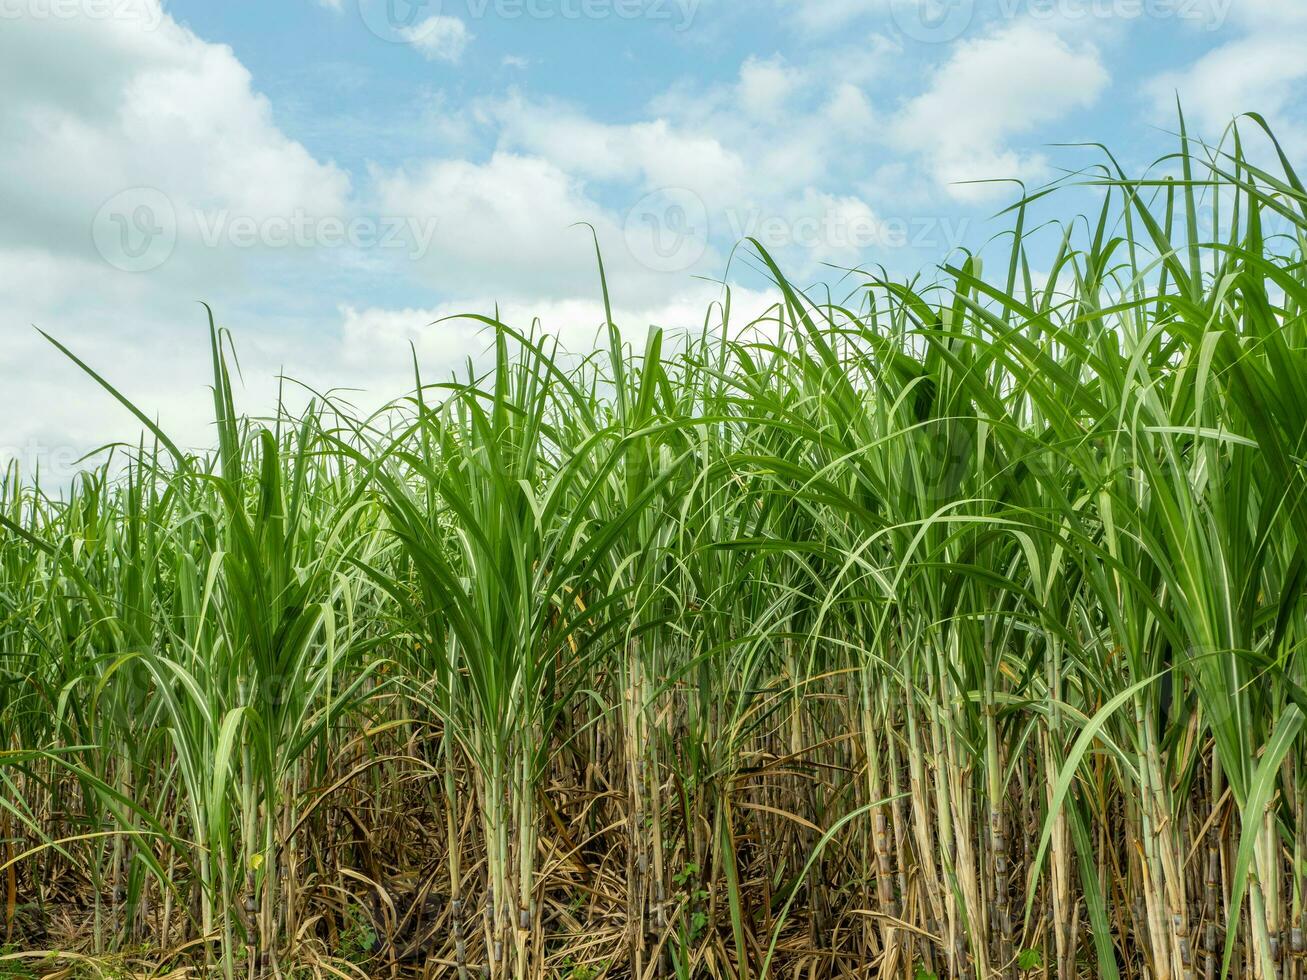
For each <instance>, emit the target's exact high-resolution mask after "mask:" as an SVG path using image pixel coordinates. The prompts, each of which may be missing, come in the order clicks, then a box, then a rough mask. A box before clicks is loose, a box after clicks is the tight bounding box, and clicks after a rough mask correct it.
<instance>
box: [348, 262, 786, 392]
mask: <svg viewBox="0 0 1307 980" xmlns="http://www.w3.org/2000/svg"><path fill="white" fill-rule="evenodd" d="M780 298H781V297H780V293H779V292H778V291H776V290H768V289H764V290H753V289H742V288H736V289H733V290H732V291H731V323H730V324H729V329H730V331H731V333H732V335H738V334H739V333H740V332H741V331H743V330H744V329H746V327H748V325H750V324H752V323H753V322H754V321H756V320H757V319H758V318H760V317H762V316H764V314H766V313H767V311H768V310H770V309H771V308H772V307H773V306H775V305H776V303H777V302H779V301H780ZM723 299H724V293H723V290H722V289H721V287H719V286H714V285H711V284H708V283H690V284H688V285H687V286H685V288H683V289H682V290H680V291H679V292H678V293H677V294H676V295H674V296H671V297H665V298H663V299H662V300H661V301H659V302H657V303H655V304H652V305H644V306H631V305H622V304H621V303H620V301H619V303H618V305H616V306H615V307H614V309H613V320H614V321H615V322H616V323H617V325H618V327H619V328H620V329H621V330H622V334H623V337H624V338H625V339H626V340H627V341H629V342H632V343H635V344H636V345H637V346H638V345H639V343H640V342H641V341H642V339H643V337H644V336H645V334H646V332H647V331H648V329H649V328H650V327H659V328H662V329H663V330H664V331H665V332H666V333H667V334H668V335H669V337H674V336H676V335H678V334H687V333H689V334H696V335H697V334H698V333H699V331H701V330H702V329H703V327H704V323H705V319H707V320H708V325H709V327H710V329H714V330H717V329H720V328H721V326H722V324H721V303H722V300H723ZM710 312H711V313H712V314H713V315H712V316H711V317H710V316H709V314H710ZM496 313H497V314H498V318H499V321H500V322H501V323H505V324H507V325H508V326H510V327H514V328H515V329H518V330H522V331H524V332H525V331H527V330H529V328H530V327H531V326H532V324H533V322H537V323H538V325H539V329H540V330H543V332H544V333H545V334H547V335H548V336H550V337H552V338H555V339H557V340H558V341H559V344H560V348H561V350H563V351H564V352H567V353H571V354H587V353H589V352H590V351H591V350H593V349H594V347H595V345H596V343H599V344H604V343H606V342H607V340H606V337H605V336H604V323H605V317H604V307H603V302H602V299H601V298H600V296H599V295H598V290H597V289H596V290H594V291H593V293H592V294H591V295H589V296H586V297H584V298H577V297H568V298H564V299H553V300H550V299H531V300H511V301H508V302H505V303H501V304H499V305H498V310H497V311H496V309H495V307H494V306H489V305H486V303H485V301H484V300H480V301H478V300H454V301H449V302H445V303H441V304H439V305H438V306H434V307H430V308H424V309H413V308H409V309H387V308H384V307H370V308H363V309H357V308H354V307H345V308H344V309H342V311H341V318H342V326H341V355H342V360H343V364H344V366H345V368H346V369H347V370H348V371H349V372H350V373H351V374H353V373H356V372H359V371H378V370H380V371H384V372H385V376H386V377H387V378H388V379H389V384H388V389H387V390H390V391H392V392H400V391H404V390H407V386H411V380H412V355H411V353H410V346H409V345H410V344H411V345H412V349H415V350H416V351H417V354H418V359H419V364H420V366H421V368H422V372H423V375H424V377H425V378H427V379H431V378H434V377H440V376H442V375H443V376H448V374H449V373H451V372H454V371H457V370H460V369H461V367H462V365H463V362H464V360H465V359H466V358H468V357H471V358H472V359H473V362H474V363H479V364H482V365H484V363H485V361H486V354H487V352H488V350H489V347H490V344H491V338H492V333H491V332H490V329H489V328H488V327H487V326H486V324H484V323H483V322H481V321H479V320H474V319H471V318H469V317H468V314H480V315H484V316H490V317H493V316H495V315H496Z"/></svg>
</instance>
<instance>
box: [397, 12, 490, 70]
mask: <svg viewBox="0 0 1307 980" xmlns="http://www.w3.org/2000/svg"><path fill="white" fill-rule="evenodd" d="M398 34H399V37H400V39H401V40H404V41H407V42H408V43H409V44H411V45H412V46H413V47H414V48H416V49H417V50H418V51H419V52H420V53H421V54H422V57H424V58H426V59H427V60H428V61H448V62H451V63H456V62H458V61H459V60H460V59H461V58H462V57H463V51H464V50H465V49H466V48H467V46H468V43H469V42H470V41H471V40H472V39H473V35H472V34H471V32H469V31H468V29H467V25H466V24H465V23H463V21H461V20H460V19H459V18H457V17H448V16H444V15H440V14H437V15H436V16H434V17H428V18H427V19H426V20H423V21H420V22H419V23H417V24H414V25H413V26H412V27H405V28H403V29H401V30H400V31H398Z"/></svg>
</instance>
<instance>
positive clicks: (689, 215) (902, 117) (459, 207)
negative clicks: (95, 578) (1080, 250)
mask: <svg viewBox="0 0 1307 980" xmlns="http://www.w3.org/2000/svg"><path fill="white" fill-rule="evenodd" d="M1304 51H1307V4H1303V3H1301V2H1299V0H988V2H986V0H974V2H971V0H927V2H924V3H923V2H921V0H443V2H435V0H424V2H418V3H417V4H415V5H411V4H410V3H409V2H408V0H276V2H268V0H263V2H244V0H231V2H226V3H215V2H213V0H174V2H167V3H163V4H162V5H160V3H159V2H157V0H0V81H2V82H3V84H4V87H5V92H6V98H5V100H4V102H3V105H0V145H4V146H5V147H6V151H7V152H6V153H5V154H4V155H3V156H2V157H0V215H3V216H4V217H3V218H2V219H0V330H3V331H4V340H5V343H4V344H3V346H0V359H3V364H2V367H3V372H4V374H3V377H4V378H5V384H4V385H3V386H0V387H2V388H3V394H0V398H2V399H3V400H4V402H5V404H4V405H3V408H4V412H3V414H0V455H4V456H19V457H21V458H22V459H23V460H24V463H25V465H28V466H32V465H35V464H38V463H39V464H41V465H42V466H43V467H44V468H45V469H46V470H47V471H51V470H54V471H57V470H59V469H60V468H61V467H62V468H67V467H68V466H70V465H71V464H70V460H71V459H75V457H76V454H77V453H80V452H81V451H83V450H84V449H86V448H88V447H90V446H94V445H98V444H100V443H102V442H105V441H108V440H111V439H117V438H129V437H131V435H132V433H133V432H134V431H135V425H134V422H133V420H132V419H131V418H130V417H129V416H127V415H126V413H124V412H123V411H122V410H121V409H119V408H117V407H115V406H114V404H113V403H112V402H111V401H109V400H108V399H107V398H106V397H105V396H103V395H102V394H99V393H98V392H96V391H95V390H94V389H93V388H92V387H91V386H90V385H89V384H88V382H86V381H85V380H84V379H82V378H80V377H79V375H78V374H77V372H76V370H75V369H74V368H72V367H71V365H69V364H68V363H67V362H65V361H64V360H63V359H62V358H61V357H60V356H59V355H58V353H57V352H55V351H54V350H53V349H52V348H50V347H49V346H48V345H47V344H46V343H45V342H44V341H43V340H42V339H41V338H40V337H39V335H37V334H36V332H35V331H34V330H33V329H32V326H33V325H37V326H40V327H41V328H42V329H44V330H46V331H48V332H50V333H51V334H53V335H55V336H57V337H59V338H60V339H61V340H63V341H64V342H66V343H68V344H69V345H70V346H71V347H73V348H74V349H75V350H77V351H78V352H79V353H80V354H81V355H82V356H84V357H85V358H86V359H87V360H89V361H90V362H92V363H93V364H95V365H96V366H97V367H98V368H100V369H102V370H103V371H104V373H106V374H107V375H108V376H110V377H111V378H113V379H114V381H115V382H117V383H119V384H120V386H121V387H122V388H123V390H124V391H125V392H127V393H128V394H129V395H130V396H131V397H132V398H133V399H134V400H135V401H137V403H138V404H140V406H141V407H142V408H143V409H144V410H146V411H149V412H151V413H154V414H157V415H158V416H159V417H160V418H161V420H162V421H163V422H164V424H165V425H166V426H167V427H168V428H169V429H170V430H171V431H173V432H175V433H176V434H177V436H178V438H180V439H183V440H184V441H186V442H189V443H191V444H193V445H203V444H205V443H206V442H207V441H208V431H207V426H206V421H205V420H206V411H207V402H206V393H205V391H204V387H203V385H204V383H205V374H204V372H205V370H206V366H207V351H206V349H205V328H204V321H203V319H202V316H201V310H200V308H199V306H198V305H197V302H196V301H198V300H205V301H207V302H209V303H211V304H212V305H213V306H214V308H215V310H216V311H217V312H218V315H219V318H220V319H221V321H222V323H223V324H224V325H226V326H228V327H229V328H230V329H231V330H232V331H233V333H234V335H235V337H236V342H237V345H238V350H239V352H240V354H241V364H242V372H243V376H244V383H245V388H246V390H245V392H244V399H245V400H244V404H245V406H246V407H247V408H248V409H250V410H251V411H259V410H261V409H263V408H266V407H267V405H268V403H269V399H270V397H271V392H272V391H273V390H274V388H275V384H276V381H275V379H276V376H277V373H278V372H279V371H281V370H284V371H285V372H286V373H287V374H289V375H291V376H294V377H296V378H298V379H302V380H303V381H305V382H306V383H309V384H312V385H315V386H321V387H327V386H351V387H357V388H360V389H364V391H363V392H360V393H359V394H358V395H357V396H356V397H357V399H358V401H359V402H360V403H363V404H376V403H377V402H378V401H380V400H382V399H386V398H390V397H395V396H398V395H400V394H402V393H403V391H404V387H405V385H406V384H407V380H408V378H407V370H408V368H407V363H408V360H409V356H410V355H409V344H410V343H412V344H413V345H414V346H415V347H416V349H417V350H418V353H419V356H420V358H421V359H422V361H423V364H424V368H425V370H426V371H427V373H428V374H429V375H430V374H438V373H441V372H445V371H449V370H452V369H453V368H455V367H456V366H457V365H458V364H459V363H460V362H461V361H462V360H463V359H464V358H466V357H468V356H476V355H477V354H478V352H480V351H481V350H482V349H483V347H484V336H483V335H481V334H479V333H478V331H477V330H476V329H474V327H473V326H472V325H470V324H467V323H457V322H443V323H434V321H436V320H438V319H439V318H441V317H443V316H446V315H448V314H452V313H455V312H461V311H472V312H489V311H490V310H492V309H493V308H495V306H496V304H498V305H499V308H500V309H501V311H502V313H503V315H504V317H505V319H510V320H515V321H516V322H518V323H519V324H521V325H523V326H526V325H528V324H529V322H530V319H531V318H532V317H533V316H539V317H540V318H541V319H542V321H543V323H544V326H545V327H546V329H548V330H550V331H551V332H554V333H557V334H558V335H559V336H561V337H562V338H563V340H564V342H565V343H566V344H567V345H569V346H570V347H572V348H575V349H585V348H586V347H587V346H588V345H589V344H590V343H591V341H592V338H593V337H594V336H595V332H596V328H597V326H598V324H599V322H600V319H601V316H602V314H601V312H600V306H599V289H598V282H597V277H596V273H595V262H594V255H593V246H592V244H591V241H590V239H589V237H588V236H589V232H588V231H586V230H585V229H584V228H582V227H578V226H577V223H578V222H587V223H589V224H590V225H591V226H593V227H594V228H595V229H596V232H597V234H598V236H599V240H600V246H601V248H602V250H603V254H604V259H605V263H606V265H607V268H608V271H609V274H610V284H611V287H612V290H613V295H614V301H615V304H616V306H617V309H618V317H617V318H618V320H619V322H620V323H621V325H622V326H623V327H624V328H625V329H626V330H627V331H628V333H630V334H631V335H633V336H636V335H638V334H639V333H640V332H641V331H643V330H644V329H646V328H647V326H648V325H649V324H650V323H657V324H659V325H661V326H666V327H671V328H678V327H682V328H688V327H696V326H698V325H699V324H700V323H701V322H702V319H703V317H704V315H705V311H706V309H707V307H708V305H709V303H710V302H711V301H712V300H714V299H716V298H718V297H720V295H721V289H722V287H721V284H720V283H721V281H722V280H726V281H729V282H730V283H731V284H732V286H733V288H734V290H735V294H736V297H737V301H736V305H737V308H738V309H740V310H743V311H746V312H747V311H753V310H758V311H760V310H762V309H763V308H765V307H766V305H767V303H768V302H769V301H770V299H771V297H772V295H773V294H772V292H771V291H770V290H769V288H768V284H767V282H766V280H765V279H764V278H762V277H760V276H759V275H757V273H756V271H754V269H753V268H752V266H753V265H755V263H752V262H750V261H749V260H748V258H747V257H742V256H740V255H739V254H736V256H735V258H734V259H732V258H731V256H732V248H733V246H734V245H735V244H736V242H737V241H738V240H739V239H740V238H741V237H742V236H745V235H754V236H755V237H758V238H761V239H763V240H764V242H765V243H766V244H767V245H768V247H769V248H770V249H771V250H772V251H774V252H775V254H776V256H777V258H778V260H779V261H780V263H781V264H782V266H783V267H784V268H785V269H786V270H787V272H788V273H789V274H790V275H791V276H793V277H794V278H795V279H796V280H797V281H799V282H801V283H805V284H814V283H821V282H826V283H842V284H843V286H842V287H841V288H850V284H851V283H853V282H855V281H856V277H855V278H853V279H851V278H849V277H847V276H846V275H844V274H843V273H842V272H841V271H840V270H843V269H849V268H852V267H871V266H883V267H884V268H886V269H888V270H889V271H890V272H891V273H892V274H894V275H899V276H906V275H911V274H913V273H914V272H916V271H919V270H926V271H927V272H928V271H929V270H930V269H931V268H932V267H934V266H935V265H936V264H938V263H939V262H941V261H943V260H944V259H945V258H946V257H947V256H948V255H949V254H950V253H952V252H953V250H954V249H956V248H960V247H965V248H970V249H974V250H980V251H984V250H985V248H986V246H987V243H989V242H991V240H993V239H994V238H995V236H997V235H999V234H1000V233H1001V232H1002V231H1004V230H1005V229H1006V228H1007V223H1006V220H1005V219H1002V218H999V219H995V218H994V217H993V216H994V215H995V214H996V213H998V212H999V211H1001V210H1002V208H1003V206H1004V205H1005V204H1006V203H1008V202H1009V201H1011V200H1012V199H1013V196H1014V194H1015V193H1016V191H1015V188H1016V185H1015V184H1012V183H976V181H982V180H986V179H999V178H1005V177H1010V178H1018V179H1021V180H1023V181H1025V182H1026V183H1027V184H1028V185H1030V186H1035V185H1038V184H1040V183H1042V182H1044V181H1047V180H1051V179H1054V178H1056V177H1057V176H1059V175H1060V174H1061V173H1063V172H1064V171H1066V170H1072V169H1075V168H1079V167H1083V166H1085V165H1087V164H1090V163H1092V162H1094V161H1095V160H1096V159H1097V157H1096V156H1095V152H1094V151H1092V150H1087V149H1082V148H1064V147H1058V146H1055V145H1054V144H1059V143H1076V142H1082V141H1090V140H1095V141H1102V142H1104V143H1107V144H1108V145H1109V146H1111V148H1112V149H1113V151H1114V152H1115V153H1116V154H1117V155H1118V157H1119V158H1120V159H1121V160H1122V161H1123V162H1124V163H1125V164H1126V165H1127V167H1128V168H1130V169H1134V170H1141V169H1142V168H1144V167H1146V166H1147V165H1148V164H1149V163H1150V162H1151V161H1152V160H1154V159H1156V158H1157V157H1159V156H1161V155H1162V154H1164V153H1166V152H1167V151H1168V150H1169V149H1170V148H1171V147H1172V145H1173V142H1172V138H1171V136H1170V135H1169V133H1170V131H1172V130H1173V129H1174V126H1175V116H1174V100H1175V96H1176V94H1177V93H1179V95H1180V96H1181V98H1182V99H1183V101H1184V104H1185V106H1186V112H1187V115H1188V116H1189V118H1190V120H1191V123H1192V125H1193V126H1194V127H1195V128H1196V129H1197V130H1198V131H1200V132H1201V133H1203V134H1205V135H1207V136H1209V137H1211V138H1216V137H1218V136H1219V135H1220V132H1221V130H1222V127H1223V126H1224V124H1225V123H1226V122H1227V121H1228V120H1229V118H1230V117H1231V116H1233V115H1234V114H1236V113H1238V112H1242V111H1247V110H1256V111H1260V112H1262V113H1264V114H1265V115H1267V116H1268V117H1269V118H1270V119H1271V120H1272V121H1273V123H1274V124H1275V126H1276V128H1277V130H1278V132H1279V134H1280V135H1281V137H1282V138H1283V139H1284V141H1285V143H1286V145H1287V146H1288V147H1289V148H1290V149H1291V151H1292V152H1294V153H1299V154H1300V153H1301V151H1302V150H1303V149H1305V148H1307V113H1305V112H1304V111H1303V110H1302V109H1300V108H1299V106H1301V105H1304V102H1303V99H1302V96H1303V94H1304V89H1307V59H1304V58H1303V52H1304ZM1090 205H1092V200H1090V199H1089V197H1088V196H1086V195H1083V194H1081V195H1076V194H1074V193H1072V194H1065V195H1063V196H1061V197H1058V198H1055V200H1054V202H1053V203H1052V204H1051V205H1050V206H1049V208H1048V210H1047V211H1046V214H1047V216H1053V215H1059V216H1061V217H1067V216H1069V214H1070V213H1071V212H1074V211H1075V210H1076V209H1078V208H1082V207H1087V206H1090ZM991 247H992V246H991Z"/></svg>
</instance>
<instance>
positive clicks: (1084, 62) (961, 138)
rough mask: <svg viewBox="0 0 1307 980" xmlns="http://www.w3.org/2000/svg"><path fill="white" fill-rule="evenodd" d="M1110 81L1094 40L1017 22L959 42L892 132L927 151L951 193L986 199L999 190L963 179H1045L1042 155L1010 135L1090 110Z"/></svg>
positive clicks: (907, 146)
mask: <svg viewBox="0 0 1307 980" xmlns="http://www.w3.org/2000/svg"><path fill="white" fill-rule="evenodd" d="M1109 81H1110V77H1109V74H1108V71H1107V68H1106V67H1105V66H1104V64H1103V61H1102V58H1101V57H1100V55H1099V52H1098V50H1097V49H1096V48H1095V47H1093V46H1092V45H1088V44H1084V45H1074V44H1073V43H1071V42H1069V41H1067V40H1065V39H1064V38H1062V37H1061V36H1059V35H1058V34H1057V33H1055V32H1053V31H1051V30H1049V29H1047V28H1045V27H1042V26H1039V25H1036V24H1032V23H1029V22H1024V21H1021V22H1016V23H1014V24H1011V25H1009V26H1007V27H1006V28H1004V29H1002V30H999V31H997V32H995V33H992V34H988V35H986V36H984V37H982V38H977V39H974V40H964V41H960V42H958V43H957V44H956V45H955V46H954V48H953V50H952V53H951V55H950V56H949V58H948V60H947V61H946V62H945V63H944V64H943V65H942V66H941V67H940V69H939V70H938V71H937V72H935V74H934V75H933V77H932V81H931V85H930V87H929V88H928V89H927V90H926V91H925V92H923V93H922V94H921V95H918V96H916V97H915V98H913V99H911V100H910V101H909V102H908V103H907V104H906V105H905V106H904V107H903V109H902V110H901V111H900V112H899V114H898V115H897V117H896V118H895V120H894V122H893V126H892V130H891V131H892V135H893V138H894V140H895V141H896V143H897V144H898V145H899V146H900V147H902V148H903V149H906V150H909V151H914V152H917V153H919V154H920V155H921V157H922V160H923V163H924V164H925V166H927V167H928V168H929V169H930V171H931V172H932V174H933V175H934V177H935V178H936V180H937V181H939V182H940V183H941V184H943V185H945V186H946V187H947V190H948V192H949V193H950V194H951V195H952V196H954V197H956V198H959V199H963V200H975V199H980V198H985V197H989V196H992V195H993V194H995V193H999V192H1000V191H999V189H997V188H990V187H986V186H984V185H966V184H962V183H959V182H963V181H974V180H983V179H988V178H1004V177H1019V178H1024V179H1037V178H1039V177H1042V176H1043V175H1044V173H1045V161H1044V158H1043V156H1042V155H1041V154H1038V153H1023V152H1020V151H1018V150H1015V149H1012V148H1010V147H1009V146H1008V145H1007V140H1008V138H1009V137H1011V136H1015V135H1018V134H1023V133H1027V132H1030V131H1031V130H1033V129H1034V128H1036V127H1037V126H1040V125H1042V124H1045V123H1049V122H1052V121H1054V120H1057V119H1060V118H1062V117H1063V116H1065V115H1066V114H1068V113H1069V112H1072V111H1074V110H1077V109H1086V108H1088V107H1089V106H1091V105H1093V104H1094V103H1095V102H1096V101H1097V100H1098V98H1099V96H1100V95H1101V94H1102V92H1103V90H1104V89H1106V87H1107V85H1108V83H1109Z"/></svg>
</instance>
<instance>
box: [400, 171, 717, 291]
mask: <svg viewBox="0 0 1307 980" xmlns="http://www.w3.org/2000/svg"><path fill="white" fill-rule="evenodd" d="M375 177H376V183H377V191H378V199H379V206H380V208H381V210H382V211H383V212H386V213H392V214H413V215H419V216H421V217H422V218H424V219H431V220H434V221H435V222H437V227H438V232H437V234H436V236H435V240H434V242H433V245H432V247H431V248H430V249H429V250H428V251H427V253H426V254H425V256H424V257H423V259H422V262H421V264H420V266H419V267H418V268H419V274H420V276H421V280H422V281H423V283H424V284H426V285H428V286H430V287H432V288H434V289H437V290H439V291H441V292H442V293H443V294H445V295H466V294H467V292H468V291H478V292H480V293H481V294H482V295H490V296H493V297H495V298H499V297H503V298H508V299H511V298H526V297H530V298H533V299H539V298H554V299H560V298H565V297H568V296H575V295H590V294H591V292H592V291H593V290H595V289H597V288H598V270H597V267H596V263H595V256H594V244H593V239H592V238H591V234H590V231H589V230H588V229H587V228H584V227H581V226H579V225H578V223H579V222H586V223H588V224H589V225H591V226H592V227H593V228H594V230H595V233H596V234H597V235H598V238H599V242H600V245H601V247H602V248H603V250H604V261H605V267H606V271H607V273H608V275H609V277H610V279H611V280H612V282H613V284H614V288H615V289H616V290H617V291H619V292H623V291H624V295H628V296H632V297H633V298H636V299H644V298H647V297H651V296H656V295H659V294H665V291H666V289H667V288H668V285H669V284H670V282H671V281H672V279H671V278H669V277H668V276H664V275H662V274H659V273H657V272H655V271H653V270H650V269H647V268H644V267H643V266H641V265H640V264H639V262H637V261H636V259H635V258H634V256H633V255H632V254H631V252H629V251H628V250H627V248H626V241H625V235H624V229H623V227H622V223H621V216H620V215H619V214H615V213H613V212H610V211H609V210H607V209H605V208H604V207H602V206H601V205H600V204H599V203H597V202H596V201H595V200H594V199H593V198H592V197H591V196H590V195H589V193H588V192H587V189H586V186H585V184H584V183H583V182H582V181H580V180H578V179H577V178H576V177H574V176H572V175H571V174H569V173H568V172H567V171H566V170H564V169H563V168H561V167H559V166H558V165H557V164H555V163H554V162H552V161H550V160H546V159H543V158H541V157H538V156H526V155H522V154H517V153H509V152H505V151H499V152H496V153H495V154H493V155H492V156H491V158H490V159H489V160H487V161H486V162H485V163H481V164H477V163H472V162H470V161H467V160H458V159H453V160H436V161H428V162H426V163H423V164H421V165H420V166H418V167H416V168H411V169H408V170H401V171H395V172H391V173H377V174H376V175H375ZM713 261H714V259H713V258H712V257H711V256H710V257H709V258H707V259H705V263H706V264H708V265H711V263H712V262H713ZM676 278H678V279H679V278H680V277H679V276H677V277H676Z"/></svg>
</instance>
